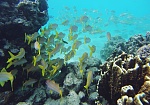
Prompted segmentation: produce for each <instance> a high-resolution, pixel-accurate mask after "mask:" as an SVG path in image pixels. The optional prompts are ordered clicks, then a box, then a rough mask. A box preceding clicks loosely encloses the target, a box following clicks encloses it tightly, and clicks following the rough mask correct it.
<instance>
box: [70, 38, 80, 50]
mask: <svg viewBox="0 0 150 105" xmlns="http://www.w3.org/2000/svg"><path fill="white" fill-rule="evenodd" d="M81 44H82V42H81V41H78V40H75V41H74V43H73V45H72V50H73V51H75V50H76V49H78V48H79V46H80V45H81Z"/></svg>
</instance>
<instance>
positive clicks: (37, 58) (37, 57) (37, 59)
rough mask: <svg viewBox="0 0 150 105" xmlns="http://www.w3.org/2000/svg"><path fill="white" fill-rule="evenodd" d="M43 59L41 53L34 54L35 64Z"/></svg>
mask: <svg viewBox="0 0 150 105" xmlns="http://www.w3.org/2000/svg"><path fill="white" fill-rule="evenodd" d="M41 59H42V57H41V55H37V56H33V61H32V63H33V65H34V66H35V65H36V63H37V62H38V61H40V60H41Z"/></svg>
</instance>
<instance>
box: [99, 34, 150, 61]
mask: <svg viewBox="0 0 150 105" xmlns="http://www.w3.org/2000/svg"><path fill="white" fill-rule="evenodd" d="M119 38H120V39H119ZM148 44H150V32H149V31H148V32H147V33H146V35H145V36H143V35H141V34H139V35H134V36H132V37H130V38H129V40H128V41H125V40H124V39H122V38H121V37H118V38H114V39H111V40H110V41H109V42H107V43H106V44H105V46H104V48H103V49H102V50H101V52H100V55H101V58H102V59H104V60H109V57H111V56H113V57H115V56H118V55H120V54H121V53H122V52H126V53H128V54H133V55H136V51H137V50H138V49H139V48H140V47H142V46H144V45H148ZM145 50H146V49H145Z"/></svg>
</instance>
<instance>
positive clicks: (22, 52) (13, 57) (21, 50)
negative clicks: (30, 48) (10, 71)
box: [7, 48, 25, 63]
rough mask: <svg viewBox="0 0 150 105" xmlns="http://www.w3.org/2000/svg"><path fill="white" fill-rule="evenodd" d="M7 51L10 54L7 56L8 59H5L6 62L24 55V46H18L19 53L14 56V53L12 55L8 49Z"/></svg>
mask: <svg viewBox="0 0 150 105" xmlns="http://www.w3.org/2000/svg"><path fill="white" fill-rule="evenodd" d="M8 53H9V55H10V57H11V58H9V59H8V60H7V63H10V62H11V61H13V60H15V59H19V60H20V59H21V58H23V57H24V56H25V50H24V48H20V51H19V53H18V54H17V55H16V56H15V55H13V54H12V53H11V52H9V51H8Z"/></svg>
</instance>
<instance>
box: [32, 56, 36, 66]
mask: <svg viewBox="0 0 150 105" xmlns="http://www.w3.org/2000/svg"><path fill="white" fill-rule="evenodd" d="M33 65H34V66H35V65H36V57H35V56H33Z"/></svg>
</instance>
